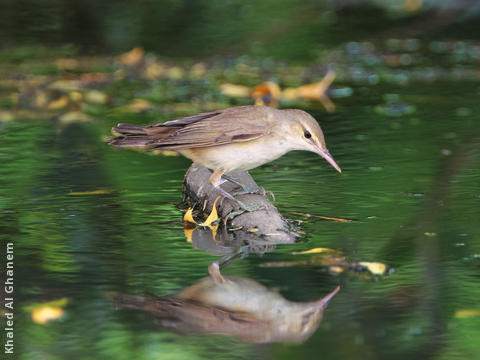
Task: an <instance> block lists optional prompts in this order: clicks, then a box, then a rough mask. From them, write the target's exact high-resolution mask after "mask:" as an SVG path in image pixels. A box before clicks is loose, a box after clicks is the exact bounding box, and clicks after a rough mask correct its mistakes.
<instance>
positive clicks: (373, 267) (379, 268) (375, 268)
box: [358, 261, 387, 275]
mask: <svg viewBox="0 0 480 360" xmlns="http://www.w3.org/2000/svg"><path fill="white" fill-rule="evenodd" d="M358 265H360V266H363V267H365V268H366V269H367V270H368V271H370V272H371V273H372V274H373V275H383V274H385V272H386V271H387V265H385V264H383V263H381V262H369V261H360V262H359V263H358Z"/></svg>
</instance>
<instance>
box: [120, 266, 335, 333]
mask: <svg viewBox="0 0 480 360" xmlns="http://www.w3.org/2000/svg"><path fill="white" fill-rule="evenodd" d="M208 270H209V274H210V275H209V276H207V277H205V278H203V279H201V280H199V281H198V282H197V283H196V284H194V285H192V286H189V287H187V288H185V289H184V290H182V291H181V292H179V293H177V294H173V295H166V296H158V297H151V298H144V297H140V296H133V295H117V296H116V297H115V300H114V303H115V305H116V307H117V308H129V309H136V310H143V311H147V312H149V313H151V314H152V315H153V317H154V319H155V321H156V322H157V324H158V325H159V326H160V327H162V328H164V329H169V330H171V331H175V332H180V333H182V334H191V333H197V334H198V333H209V334H212V333H217V334H226V335H230V336H232V337H234V338H236V339H238V340H240V341H244V342H249V343H270V342H287V343H301V342H303V341H305V340H306V339H308V338H309V337H310V336H311V335H312V334H313V333H314V332H315V330H316V329H317V328H318V326H319V324H320V321H321V320H322V317H323V311H324V310H325V308H326V306H327V304H328V303H329V302H330V300H331V299H332V298H333V297H334V296H335V294H336V293H337V292H338V291H339V290H340V287H339V286H338V287H337V288H336V289H335V290H333V291H332V292H331V293H329V294H328V295H326V296H325V297H323V298H322V299H320V300H317V301H313V302H304V303H300V302H292V301H288V300H286V299H285V298H284V297H283V296H281V295H280V294H279V293H277V292H275V291H272V290H270V289H268V288H266V287H264V286H262V285H260V284H259V283H258V282H256V281H254V280H252V279H247V278H242V277H236V276H223V275H222V274H221V273H220V268H219V266H218V263H212V264H211V265H210V266H209V269H208Z"/></svg>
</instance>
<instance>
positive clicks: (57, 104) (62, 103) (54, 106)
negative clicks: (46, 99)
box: [47, 96, 68, 110]
mask: <svg viewBox="0 0 480 360" xmlns="http://www.w3.org/2000/svg"><path fill="white" fill-rule="evenodd" d="M67 106H68V98H67V97H66V96H61V97H59V98H58V99H57V100H53V101H52V102H51V103H49V104H48V105H47V109H48V110H58V109H62V108H64V107H67Z"/></svg>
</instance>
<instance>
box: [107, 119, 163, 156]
mask: <svg viewBox="0 0 480 360" xmlns="http://www.w3.org/2000/svg"><path fill="white" fill-rule="evenodd" d="M168 132H169V129H168V128H152V127H151V126H140V125H132V124H118V125H117V126H116V127H114V128H112V133H113V134H114V135H117V136H114V137H111V138H110V139H108V143H109V144H110V145H113V146H116V147H130V148H138V149H144V150H148V149H149V148H150V146H149V144H150V143H151V142H152V141H153V140H156V139H159V138H161V137H163V136H166V135H167V134H168Z"/></svg>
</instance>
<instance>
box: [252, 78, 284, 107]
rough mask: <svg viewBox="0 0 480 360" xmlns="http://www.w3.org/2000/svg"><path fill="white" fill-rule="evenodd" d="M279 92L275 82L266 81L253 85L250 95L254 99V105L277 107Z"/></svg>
mask: <svg viewBox="0 0 480 360" xmlns="http://www.w3.org/2000/svg"><path fill="white" fill-rule="evenodd" d="M281 92H282V91H281V90H280V86H278V84H277V83H274V82H272V81H267V82H264V83H261V84H260V85H257V86H255V87H254V88H253V89H252V92H251V93H250V96H251V97H252V98H253V100H254V101H255V105H266V106H271V107H277V106H278V98H279V97H280V94H281Z"/></svg>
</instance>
